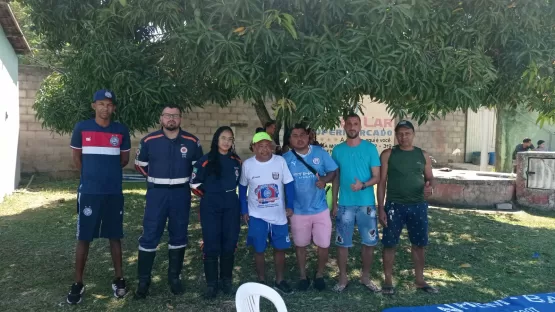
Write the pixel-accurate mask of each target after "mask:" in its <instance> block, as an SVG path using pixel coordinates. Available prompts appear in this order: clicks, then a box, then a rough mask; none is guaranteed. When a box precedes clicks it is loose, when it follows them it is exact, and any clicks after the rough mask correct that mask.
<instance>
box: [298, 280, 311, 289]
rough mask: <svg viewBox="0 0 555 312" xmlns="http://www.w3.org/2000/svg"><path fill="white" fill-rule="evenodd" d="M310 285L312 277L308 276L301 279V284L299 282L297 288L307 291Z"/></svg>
mask: <svg viewBox="0 0 555 312" xmlns="http://www.w3.org/2000/svg"><path fill="white" fill-rule="evenodd" d="M308 287H310V279H309V278H308V277H307V278H305V279H302V280H299V284H297V289H299V290H300V291H307V290H308Z"/></svg>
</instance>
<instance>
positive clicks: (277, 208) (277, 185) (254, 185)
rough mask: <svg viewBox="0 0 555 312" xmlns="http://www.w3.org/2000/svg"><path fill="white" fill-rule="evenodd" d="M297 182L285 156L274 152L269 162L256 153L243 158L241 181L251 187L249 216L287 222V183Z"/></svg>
mask: <svg viewBox="0 0 555 312" xmlns="http://www.w3.org/2000/svg"><path fill="white" fill-rule="evenodd" d="M291 182H293V176H291V172H290V171H289V168H288V167H287V163H286V162H285V159H284V158H283V157H281V156H277V155H273V156H272V158H271V159H270V160H268V161H266V162H259V161H258V160H256V158H255V157H254V156H253V157H251V158H249V159H247V160H245V161H244V162H243V166H242V168H241V179H240V180H239V183H240V184H241V185H243V186H247V187H248V203H249V216H251V217H255V218H259V219H262V220H264V221H266V222H268V223H271V224H275V225H283V224H287V216H286V214H285V194H284V188H283V186H284V185H285V184H287V183H291Z"/></svg>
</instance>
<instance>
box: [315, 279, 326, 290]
mask: <svg viewBox="0 0 555 312" xmlns="http://www.w3.org/2000/svg"><path fill="white" fill-rule="evenodd" d="M314 288H316V289H317V290H319V291H322V290H325V289H326V281H325V280H324V278H323V277H314Z"/></svg>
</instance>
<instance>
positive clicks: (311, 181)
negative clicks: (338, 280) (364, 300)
mask: <svg viewBox="0 0 555 312" xmlns="http://www.w3.org/2000/svg"><path fill="white" fill-rule="evenodd" d="M289 142H290V144H291V146H292V147H293V149H292V150H291V151H289V152H287V153H285V154H284V155H283V158H285V161H287V166H288V167H289V171H291V174H293V179H295V207H293V208H294V209H295V214H294V215H293V216H292V217H291V233H292V234H293V242H294V243H295V246H296V253H297V263H298V265H299V275H300V280H299V284H298V289H299V290H300V291H306V290H308V288H309V287H310V278H308V276H307V275H306V253H307V252H306V248H307V246H308V245H310V241H311V240H312V241H313V242H314V245H316V246H318V269H317V271H316V272H315V274H314V288H316V289H317V290H320V291H322V290H324V289H325V288H326V282H325V281H324V270H325V268H326V264H327V263H328V250H329V247H330V242H331V228H332V225H331V218H330V210H329V208H328V204H327V202H326V191H325V190H324V188H325V187H326V184H327V183H330V182H332V181H333V179H334V178H335V174H336V170H337V164H336V163H335V162H334V161H333V159H332V158H331V157H330V155H329V154H328V152H326V150H324V149H323V148H321V147H319V146H315V145H310V144H308V130H307V129H306V128H305V126H304V125H302V124H298V125H295V126H294V127H293V130H291V136H290V141H289Z"/></svg>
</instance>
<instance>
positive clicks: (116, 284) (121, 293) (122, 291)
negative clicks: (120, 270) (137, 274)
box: [112, 277, 127, 298]
mask: <svg viewBox="0 0 555 312" xmlns="http://www.w3.org/2000/svg"><path fill="white" fill-rule="evenodd" d="M112 290H113V291H114V297H116V298H123V297H125V295H127V288H126V287H125V280H124V279H123V277H120V278H116V279H115V280H114V281H113V282H112Z"/></svg>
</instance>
